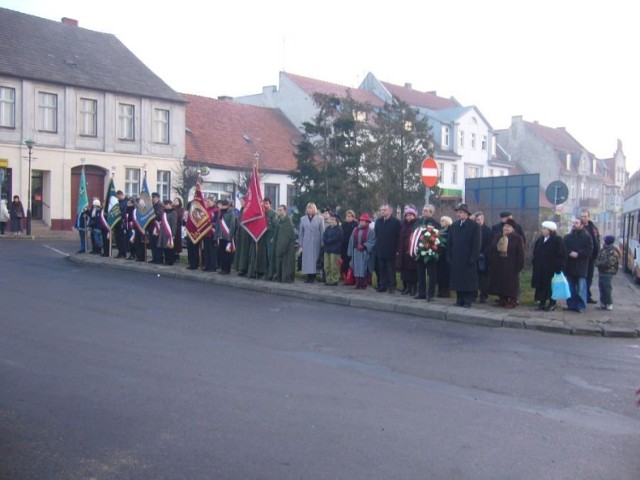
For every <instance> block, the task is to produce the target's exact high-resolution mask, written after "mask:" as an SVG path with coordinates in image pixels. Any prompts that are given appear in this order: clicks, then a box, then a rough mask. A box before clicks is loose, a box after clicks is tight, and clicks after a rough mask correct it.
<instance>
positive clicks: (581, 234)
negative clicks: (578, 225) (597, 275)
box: [564, 230, 593, 278]
mask: <svg viewBox="0 0 640 480" xmlns="http://www.w3.org/2000/svg"><path fill="white" fill-rule="evenodd" d="M564 247H565V249H566V250H567V264H566V265H565V267H564V273H565V275H571V276H574V277H582V278H587V273H588V272H589V258H591V255H592V253H593V241H592V240H591V235H589V233H588V232H587V231H585V230H574V231H572V232H571V233H569V234H568V235H565V237H564ZM571 252H578V258H571V257H569V254H570V253H571Z"/></svg>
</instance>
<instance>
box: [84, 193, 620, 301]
mask: <svg viewBox="0 0 640 480" xmlns="http://www.w3.org/2000/svg"><path fill="white" fill-rule="evenodd" d="M117 197H118V202H119V206H120V212H121V215H122V221H121V222H118V223H117V225H116V226H115V227H114V228H113V230H111V231H110V230H109V229H108V228H107V227H105V226H104V225H102V224H101V222H100V217H101V205H100V201H99V200H97V199H94V201H93V205H92V206H91V207H88V208H86V209H85V211H83V212H82V214H81V215H79V216H78V219H77V223H76V226H77V228H78V230H79V232H80V244H81V248H80V251H79V253H83V252H85V251H86V250H88V248H89V243H88V241H86V240H85V239H86V238H88V239H89V241H90V244H91V253H95V254H101V255H103V256H109V255H110V250H109V249H110V248H111V247H112V246H113V247H115V249H116V250H117V255H116V256H115V257H116V258H128V259H130V260H135V261H139V262H143V261H147V250H148V249H149V250H151V258H150V261H151V262H152V263H156V264H165V265H172V264H173V263H174V262H175V261H176V260H177V259H179V257H180V254H181V253H182V251H183V249H186V251H187V260H188V267H187V268H188V269H190V270H196V269H202V270H204V271H210V272H218V273H220V274H223V275H227V274H230V273H231V272H232V270H233V271H235V272H237V274H238V275H240V276H246V277H249V278H258V279H264V280H271V281H279V282H293V281H294V279H295V272H296V268H297V270H298V271H299V272H300V274H301V275H302V278H303V280H304V282H305V283H315V282H316V281H319V282H320V281H321V282H323V283H324V285H326V286H337V285H339V284H340V283H343V284H345V285H347V286H353V287H354V288H355V289H362V290H364V289H367V288H368V287H370V286H372V285H374V281H373V279H374V278H375V279H376V282H375V288H376V291H377V292H380V293H389V294H395V293H396V292H399V293H400V294H402V295H407V296H410V297H413V298H415V299H416V300H426V301H427V302H432V301H433V300H434V299H435V298H436V297H440V298H450V297H451V296H452V292H455V305H457V306H460V307H464V308H469V307H471V306H472V304H473V303H474V302H479V303H486V302H487V301H488V299H489V296H495V297H496V298H495V302H494V303H495V305H497V306H499V307H503V308H508V309H511V308H515V307H516V306H517V305H518V304H519V302H520V295H521V287H520V273H521V271H522V270H523V269H524V266H525V246H526V238H525V233H524V231H523V228H522V226H521V225H520V224H518V223H517V222H516V221H515V219H514V218H513V215H512V214H511V212H509V211H503V212H501V213H500V221H499V222H498V223H496V224H495V225H493V226H492V227H489V226H488V225H486V224H485V216H484V214H483V212H474V213H472V212H471V211H470V210H469V208H468V206H467V205H466V204H464V203H463V204H460V205H459V206H458V207H457V208H456V209H455V212H456V217H457V218H456V220H455V221H454V220H452V218H451V217H449V216H446V215H445V216H441V217H440V218H436V216H435V207H434V206H433V205H425V206H424V207H423V208H422V210H421V215H418V212H417V209H416V207H415V206H414V205H406V206H405V208H404V211H403V213H402V219H399V218H397V216H396V215H394V209H393V208H392V207H391V206H390V205H388V204H384V205H382V206H381V207H380V209H379V211H378V212H376V215H375V218H371V216H369V214H367V213H362V214H360V215H359V216H357V215H356V213H355V212H354V211H353V210H346V212H345V214H344V218H342V217H341V215H340V214H339V213H338V212H335V211H331V210H329V209H324V210H322V212H320V211H319V210H318V208H317V206H316V205H315V204H313V203H309V204H308V205H307V206H306V209H305V212H304V214H303V215H302V216H301V218H300V222H299V228H298V232H297V234H296V229H295V228H294V225H293V222H292V218H291V216H290V215H289V211H288V209H287V207H286V206H285V205H280V206H278V207H277V209H276V210H274V209H273V208H272V205H271V201H270V199H269V198H265V199H264V200H263V202H262V208H263V211H264V216H265V219H266V231H265V232H264V234H263V235H261V236H260V238H259V239H257V240H256V239H254V238H252V236H251V235H250V233H249V232H248V231H247V230H245V229H244V228H242V227H241V225H240V219H241V218H242V212H243V209H244V202H243V201H241V205H240V208H239V209H235V208H234V206H233V205H232V204H231V202H230V201H229V200H226V199H223V200H216V199H214V198H213V197H209V198H207V199H206V200H205V201H204V202H205V207H204V208H201V207H198V205H194V206H193V207H192V203H193V202H190V203H189V204H188V205H187V206H186V208H184V207H183V205H182V201H181V200H180V198H174V200H173V201H171V200H169V199H165V200H164V201H160V196H159V195H158V194H157V193H153V194H152V195H151V198H152V203H153V208H154V213H155V220H154V221H153V222H151V223H150V224H149V225H148V226H147V228H146V229H145V231H141V230H140V229H139V228H138V227H136V223H135V214H134V212H135V210H134V209H135V203H134V201H133V200H132V199H126V198H125V197H124V194H123V193H122V192H121V191H119V192H117ZM193 208H201V210H202V211H201V212H200V214H201V215H202V217H204V219H203V221H204V223H205V224H208V225H209V226H210V228H208V229H206V233H204V234H203V235H202V236H201V237H199V238H192V236H190V235H185V232H184V227H185V225H186V224H187V222H188V218H189V214H190V212H191V211H192V209H193ZM196 213H198V212H196ZM557 230H558V227H557V225H556V224H555V223H554V222H552V221H545V222H543V223H542V225H541V228H540V234H539V235H538V237H537V239H536V241H535V244H534V245H533V248H532V258H531V263H532V279H531V285H532V287H533V288H534V289H535V297H534V299H535V301H536V304H537V308H538V309H540V310H545V311H552V310H555V309H556V308H557V306H558V303H557V299H556V298H554V295H553V290H552V280H553V278H554V276H556V274H559V273H561V272H562V273H563V274H564V277H565V278H566V282H567V283H568V285H569V290H570V296H569V298H567V299H566V305H567V306H566V308H567V309H569V310H573V311H576V312H580V311H583V310H584V309H585V308H586V306H587V304H590V303H597V302H596V301H595V300H594V298H593V297H592V294H591V290H592V288H591V287H592V281H593V277H594V271H595V269H596V268H598V271H599V276H598V278H599V280H598V285H599V290H600V304H601V305H600V306H601V307H602V308H604V309H608V310H611V309H612V308H613V300H612V282H611V279H612V276H613V275H615V274H616V273H617V269H618V265H619V260H620V252H619V251H618V249H617V248H616V247H615V246H614V245H613V243H614V240H615V239H614V237H611V236H607V237H605V238H604V246H603V247H602V248H601V244H600V234H599V232H598V229H597V227H596V226H595V225H594V224H593V222H592V221H591V220H590V216H589V212H588V211H586V210H584V211H583V212H582V213H581V216H580V217H579V218H576V219H574V220H573V222H572V229H571V232H570V233H569V234H567V235H566V236H564V237H560V236H559V235H558V234H557ZM111 233H112V234H113V237H114V238H113V243H112V241H111V239H110V238H109V237H110V235H111ZM429 237H431V240H429ZM434 239H435V240H434ZM185 242H186V244H185ZM398 277H399V278H400V283H401V285H398V281H397V278H398Z"/></svg>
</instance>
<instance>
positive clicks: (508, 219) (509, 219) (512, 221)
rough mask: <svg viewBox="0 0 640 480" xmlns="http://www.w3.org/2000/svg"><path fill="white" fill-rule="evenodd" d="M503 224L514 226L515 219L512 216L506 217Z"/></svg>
mask: <svg viewBox="0 0 640 480" xmlns="http://www.w3.org/2000/svg"><path fill="white" fill-rule="evenodd" d="M504 225H511V226H512V227H513V228H516V221H515V220H514V219H513V218H507V221H506V222H504Z"/></svg>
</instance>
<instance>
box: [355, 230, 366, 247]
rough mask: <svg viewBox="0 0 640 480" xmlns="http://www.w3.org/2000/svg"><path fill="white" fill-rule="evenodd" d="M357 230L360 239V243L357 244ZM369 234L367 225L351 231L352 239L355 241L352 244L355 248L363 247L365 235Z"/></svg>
mask: <svg viewBox="0 0 640 480" xmlns="http://www.w3.org/2000/svg"><path fill="white" fill-rule="evenodd" d="M358 230H361V231H362V232H363V233H362V238H361V239H360V243H358ZM368 234H369V225H367V226H366V227H364V228H360V226H358V227H356V228H354V229H353V237H354V238H353V239H354V240H355V242H354V244H355V246H356V247H357V246H358V245H364V244H365V243H367V235H368Z"/></svg>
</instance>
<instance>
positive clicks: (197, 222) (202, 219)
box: [185, 190, 211, 245]
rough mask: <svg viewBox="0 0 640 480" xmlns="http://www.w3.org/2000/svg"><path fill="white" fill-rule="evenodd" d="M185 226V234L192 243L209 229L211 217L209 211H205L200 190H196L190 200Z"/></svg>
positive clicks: (200, 238) (196, 241)
mask: <svg viewBox="0 0 640 480" xmlns="http://www.w3.org/2000/svg"><path fill="white" fill-rule="evenodd" d="M185 227H186V229H187V235H188V236H189V238H190V239H191V242H193V244H194V245H195V244H196V243H198V242H199V241H200V240H202V238H203V237H204V236H205V235H206V234H207V233H209V231H211V217H209V212H207V206H206V205H205V203H204V197H203V195H202V192H201V191H200V190H196V194H195V195H194V197H193V199H192V200H191V204H190V206H189V215H188V216H187V222H186V224H185Z"/></svg>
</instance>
